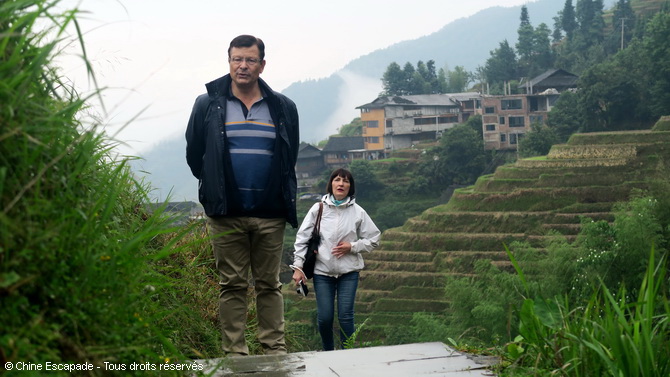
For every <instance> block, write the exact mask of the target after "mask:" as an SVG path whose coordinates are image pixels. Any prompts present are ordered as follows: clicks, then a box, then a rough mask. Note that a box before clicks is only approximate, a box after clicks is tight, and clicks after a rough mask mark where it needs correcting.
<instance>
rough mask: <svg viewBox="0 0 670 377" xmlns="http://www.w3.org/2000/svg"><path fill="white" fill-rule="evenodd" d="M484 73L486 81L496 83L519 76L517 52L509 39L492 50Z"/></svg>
mask: <svg viewBox="0 0 670 377" xmlns="http://www.w3.org/2000/svg"><path fill="white" fill-rule="evenodd" d="M483 73H484V76H485V78H486V81H487V82H489V83H491V84H494V85H495V84H502V83H503V82H506V81H510V80H514V79H516V78H517V59H516V53H515V52H514V49H512V47H510V45H509V42H507V40H504V41H503V42H500V46H499V47H498V48H497V49H495V50H493V51H491V57H490V58H489V59H488V60H486V65H485V66H484V69H483Z"/></svg>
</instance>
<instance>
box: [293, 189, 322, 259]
mask: <svg viewBox="0 0 670 377" xmlns="http://www.w3.org/2000/svg"><path fill="white" fill-rule="evenodd" d="M319 203H320V202H318V203H316V204H314V205H313V206H312V208H310V209H309V212H307V215H306V216H305V219H304V220H302V224H300V228H298V233H296V235H295V244H293V265H294V266H296V267H300V268H302V266H303V264H304V263H305V254H307V242H308V241H309V237H311V235H312V229H313V228H314V222H315V220H316V216H317V214H318V212H319Z"/></svg>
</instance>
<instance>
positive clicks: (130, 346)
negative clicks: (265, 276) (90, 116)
mask: <svg viewBox="0 0 670 377" xmlns="http://www.w3.org/2000/svg"><path fill="white" fill-rule="evenodd" d="M57 5H58V1H57V0H56V1H40V0H37V1H34V0H33V1H27V0H15V1H3V2H1V3H0V104H1V106H0V193H1V198H0V302H1V303H0V361H2V362H3V364H4V363H5V362H33V363H44V362H46V361H51V362H72V363H83V362H91V363H93V364H94V365H96V366H103V368H102V369H101V370H96V371H93V372H91V373H90V374H92V375H96V374H115V373H110V372H109V371H106V370H105V368H104V363H105V362H110V363H123V364H126V365H129V364H130V363H133V362H139V363H141V362H152V363H163V362H166V361H168V360H169V361H171V362H173V361H174V360H180V359H184V358H185V357H189V356H202V355H204V354H205V353H206V352H204V351H203V348H206V347H203V346H202V345H197V344H196V345H195V346H194V347H189V340H185V338H184V337H183V336H182V335H183V332H175V331H173V330H174V326H176V323H175V322H174V321H170V320H169V319H170V318H174V317H175V315H176V314H175V313H182V314H181V316H180V317H179V318H180V322H181V323H180V326H182V327H186V328H188V327H190V326H192V325H193V324H194V323H197V321H199V320H200V318H198V316H197V313H195V312H194V311H190V312H189V311H188V310H185V307H184V305H185V304H184V301H183V297H184V293H183V292H180V291H178V290H175V289H174V287H176V286H178V282H177V281H176V280H175V275H174V274H171V273H166V271H165V268H164V266H163V267H161V263H165V261H166V260H167V259H168V258H170V257H171V256H172V257H173V256H175V255H180V254H181V253H182V252H183V251H184V250H185V249H187V248H188V247H191V246H188V245H185V244H180V242H179V240H180V239H181V238H182V236H183V235H184V234H186V233H187V232H189V231H190V230H189V229H188V228H186V229H181V230H177V229H173V228H170V226H169V219H168V218H167V217H166V216H163V215H162V213H161V211H157V212H154V213H153V214H150V213H147V212H146V211H145V205H146V203H147V202H148V198H147V195H146V194H147V190H148V189H149V188H148V187H147V186H146V185H144V184H143V183H142V182H138V181H137V180H136V179H135V177H134V176H133V174H132V173H131V171H130V169H129V168H128V165H127V161H125V160H117V159H115V158H114V156H113V151H114V147H115V142H114V141H112V140H110V139H108V138H107V137H106V136H105V135H104V134H103V133H102V132H101V131H100V130H99V129H98V128H99V127H98V125H97V124H92V125H91V124H83V123H82V121H81V120H80V119H81V118H82V115H81V114H82V112H83V110H86V109H87V108H88V105H87V98H82V97H80V96H79V94H78V93H77V91H76V90H75V89H73V88H71V87H69V86H68V84H67V83H66V81H65V80H63V79H62V78H61V76H60V75H59V72H58V69H57V67H54V66H53V65H52V61H53V59H54V57H55V56H56V54H57V51H58V48H59V46H60V44H61V43H63V42H64V41H67V40H69V39H72V38H74V40H75V41H78V43H79V44H80V45H81V46H82V51H85V50H84V49H83V40H82V39H81V33H80V32H79V28H78V25H77V20H76V15H77V11H76V10H70V11H62V12H57V11H55V9H56V6H57ZM38 25H39V26H38ZM71 30H74V32H71V34H68V33H70V31H71ZM73 36H74V37H73ZM82 55H83V56H84V61H85V63H86V66H87V67H90V64H88V62H87V61H86V60H85V54H82ZM90 73H92V72H90ZM96 94H97V93H94V94H93V95H96ZM167 235H169V239H170V240H169V241H167V242H163V241H162V240H161V238H162V237H166V236H167ZM170 270H171V271H172V272H174V271H175V268H171V269H170ZM203 283H204V282H203ZM184 313H185V314H184ZM213 329H214V331H212V327H208V328H206V329H202V330H195V331H193V332H197V333H199V334H200V335H203V334H208V333H210V332H214V333H215V334H216V335H217V336H218V330H217V329H216V327H213ZM198 340H199V339H198ZM196 342H197V340H194V341H192V342H191V343H196ZM212 342H213V341H212ZM190 348H195V350H190ZM198 349H199V350H198ZM164 373H165V372H163V373H162V374H164ZM54 374H58V373H54ZM120 374H122V375H127V374H133V372H131V371H124V372H122V373H120ZM142 374H145V373H144V372H143V373H142Z"/></svg>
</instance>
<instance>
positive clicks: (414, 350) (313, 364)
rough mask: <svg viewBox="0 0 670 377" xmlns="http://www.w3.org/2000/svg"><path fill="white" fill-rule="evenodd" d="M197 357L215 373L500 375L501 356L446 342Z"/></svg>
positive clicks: (275, 376)
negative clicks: (495, 370)
mask: <svg viewBox="0 0 670 377" xmlns="http://www.w3.org/2000/svg"><path fill="white" fill-rule="evenodd" d="M196 362H198V363H200V364H202V365H203V366H204V368H205V370H204V372H205V375H209V376H213V377H223V376H249V377H259V376H264V377H279V376H282V377H292V376H300V377H330V376H332V377H408V376H431V377H436V376H445V377H478V376H495V374H493V373H492V372H491V371H490V370H488V369H487V368H488V367H490V366H491V365H493V363H494V362H495V359H493V358H487V357H476V356H472V355H467V354H464V353H461V352H458V351H455V350H453V349H452V348H450V347H448V346H446V345H445V344H444V343H440V342H434V343H416V344H404V345H398V346H384V347H371V348H357V349H350V350H338V351H331V352H315V351H313V352H299V353H291V354H288V355H282V356H246V357H233V358H223V359H210V360H196Z"/></svg>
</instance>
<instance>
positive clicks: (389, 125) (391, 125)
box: [386, 119, 393, 128]
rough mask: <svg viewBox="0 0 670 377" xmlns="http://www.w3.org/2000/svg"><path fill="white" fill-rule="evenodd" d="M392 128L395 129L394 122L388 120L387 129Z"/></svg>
mask: <svg viewBox="0 0 670 377" xmlns="http://www.w3.org/2000/svg"><path fill="white" fill-rule="evenodd" d="M391 127H393V120H391V119H386V128H391Z"/></svg>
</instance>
